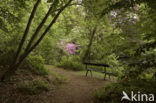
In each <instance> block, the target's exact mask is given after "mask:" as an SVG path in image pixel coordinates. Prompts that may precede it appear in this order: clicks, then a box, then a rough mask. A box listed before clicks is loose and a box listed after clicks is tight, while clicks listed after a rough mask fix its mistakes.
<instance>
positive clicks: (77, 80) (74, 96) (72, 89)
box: [48, 67, 114, 103]
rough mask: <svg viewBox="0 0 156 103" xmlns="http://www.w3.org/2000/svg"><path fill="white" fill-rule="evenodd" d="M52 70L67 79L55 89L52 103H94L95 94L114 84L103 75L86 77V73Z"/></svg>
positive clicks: (54, 68)
mask: <svg viewBox="0 0 156 103" xmlns="http://www.w3.org/2000/svg"><path fill="white" fill-rule="evenodd" d="M48 68H49V67H48ZM50 70H51V71H52V72H55V73H58V74H59V75H62V76H65V77H66V78H67V80H66V82H65V83H63V84H62V85H61V86H60V87H59V88H57V89H54V92H53V93H54V95H53V96H54V97H53V100H52V103H93V95H94V92H95V91H96V90H97V89H98V88H100V87H102V86H106V85H107V84H110V83H112V82H114V80H112V79H111V80H109V79H107V80H103V75H102V74H97V73H95V75H94V73H93V77H91V76H90V75H88V77H86V76H85V71H83V72H73V71H67V70H64V69H61V68H56V67H53V68H51V69H50Z"/></svg>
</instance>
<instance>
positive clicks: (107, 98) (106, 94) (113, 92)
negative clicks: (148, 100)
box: [94, 79, 156, 103]
mask: <svg viewBox="0 0 156 103" xmlns="http://www.w3.org/2000/svg"><path fill="white" fill-rule="evenodd" d="M149 87H150V88H149ZM155 88H156V86H155V81H154V80H151V79H150V80H133V81H129V82H127V81H124V82H119V83H113V84H110V85H108V86H106V87H102V88H100V89H99V90H97V91H96V92H95V94H94V102H95V103H121V98H122V96H123V94H122V91H125V92H126V93H127V94H128V95H130V93H131V91H133V92H135V93H138V91H140V92H142V93H147V94H150V93H152V94H155V93H156V89H155ZM125 102H126V103H127V102H128V101H125ZM128 103H129V102H128Z"/></svg>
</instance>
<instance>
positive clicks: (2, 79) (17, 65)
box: [1, 0, 72, 81]
mask: <svg viewBox="0 0 156 103" xmlns="http://www.w3.org/2000/svg"><path fill="white" fill-rule="evenodd" d="M71 2H72V0H69V1H68V3H67V4H65V5H64V6H63V7H62V8H61V9H60V10H59V11H58V12H57V14H56V15H55V17H54V18H53V20H52V21H51V23H50V24H49V26H48V27H47V28H46V30H45V31H44V32H43V34H42V35H41V37H40V38H39V39H38V40H37V42H36V43H35V44H34V45H33V46H32V47H31V48H30V49H28V50H27V51H25V52H24V54H23V55H21V56H20V57H19V61H18V62H15V63H14V64H13V65H12V66H10V68H9V70H8V71H7V72H5V73H4V75H3V76H2V77H1V81H4V80H5V79H6V78H10V76H12V75H13V74H14V73H15V72H16V70H17V69H18V68H19V66H20V65H21V63H22V62H23V60H24V59H25V58H26V57H27V56H28V55H29V54H30V52H31V51H33V50H34V49H35V48H36V46H37V45H38V44H39V43H40V42H41V40H42V39H43V38H44V36H45V35H46V34H47V32H48V31H49V29H50V28H51V27H52V26H53V24H54V23H55V22H56V20H57V19H58V17H59V15H60V14H61V13H62V11H63V10H64V9H65V8H66V7H67V6H68V5H69V4H70V3H71ZM44 19H45V18H44ZM39 28H40V27H39ZM40 29H41V28H40ZM40 29H39V30H40ZM34 35H36V34H34ZM20 45H21V44H20Z"/></svg>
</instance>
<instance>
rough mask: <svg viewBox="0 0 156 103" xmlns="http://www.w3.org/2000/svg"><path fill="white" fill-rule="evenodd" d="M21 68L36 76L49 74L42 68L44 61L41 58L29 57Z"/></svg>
mask: <svg viewBox="0 0 156 103" xmlns="http://www.w3.org/2000/svg"><path fill="white" fill-rule="evenodd" d="M21 67H22V68H25V69H28V70H30V71H31V72H32V73H34V74H37V75H47V74H48V73H49V70H48V69H46V68H45V67H44V59H43V58H42V57H41V56H29V57H28V59H26V60H25V61H24V62H23V64H22V66H21Z"/></svg>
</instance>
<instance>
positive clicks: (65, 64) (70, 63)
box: [56, 56, 84, 71]
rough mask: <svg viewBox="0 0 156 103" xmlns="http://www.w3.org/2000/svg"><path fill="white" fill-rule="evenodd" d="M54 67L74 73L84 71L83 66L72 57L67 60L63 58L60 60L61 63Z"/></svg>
mask: <svg viewBox="0 0 156 103" xmlns="http://www.w3.org/2000/svg"><path fill="white" fill-rule="evenodd" d="M56 66H58V67H62V68H64V69H70V70H74V71H80V70H84V65H83V64H82V63H81V62H80V61H79V60H77V58H76V57H74V56H71V57H69V58H67V57H66V56H64V57H63V58H62V59H61V62H60V63H57V64H56Z"/></svg>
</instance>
